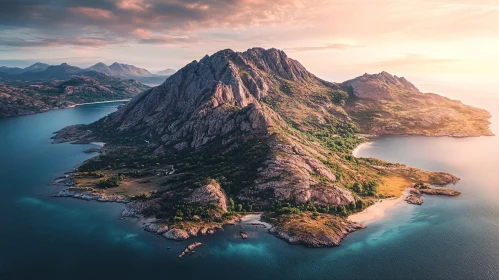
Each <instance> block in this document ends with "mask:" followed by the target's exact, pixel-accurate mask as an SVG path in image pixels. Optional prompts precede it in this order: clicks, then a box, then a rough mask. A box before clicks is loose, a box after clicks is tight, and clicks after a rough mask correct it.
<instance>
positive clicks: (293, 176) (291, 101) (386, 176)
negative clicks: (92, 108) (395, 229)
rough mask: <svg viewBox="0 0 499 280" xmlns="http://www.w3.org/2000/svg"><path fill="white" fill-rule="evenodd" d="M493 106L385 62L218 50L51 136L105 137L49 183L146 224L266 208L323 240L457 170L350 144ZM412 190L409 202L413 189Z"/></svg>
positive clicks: (175, 234) (305, 235)
mask: <svg viewBox="0 0 499 280" xmlns="http://www.w3.org/2000/svg"><path fill="white" fill-rule="evenodd" d="M490 117H491V116H490V114H489V113H488V112H487V111H485V110H482V109H478V108H474V107H471V106H468V105H465V104H463V103H461V102H460V101H456V100H451V99H448V98H445V97H442V96H439V95H436V94H431V93H422V92H420V91H419V90H418V89H417V88H416V87H415V86H414V85H413V84H411V83H410V82H409V81H407V80H406V79H404V78H399V77H397V76H393V75H391V74H389V73H386V72H382V73H380V74H375V75H369V74H365V75H363V76H361V77H358V78H355V79H353V80H349V81H346V82H343V83H332V82H328V81H325V80H323V79H320V78H318V77H317V76H315V75H313V74H312V73H310V72H309V71H307V70H306V69H305V68H304V67H303V66H302V65H301V64H300V63H299V62H298V61H296V60H293V59H291V58H289V57H288V56H287V55H286V54H285V53H284V52H283V51H280V50H277V49H262V48H253V49H249V50H247V51H245V52H235V51H232V50H222V51H219V52H217V53H215V54H213V55H211V56H208V55H207V56H205V57H204V58H202V59H201V60H199V61H193V62H191V63H189V64H188V65H186V66H185V67H184V68H182V69H180V70H178V71H177V72H176V73H175V74H173V75H172V76H171V77H169V78H168V79H167V80H166V81H165V82H164V83H163V84H161V85H159V86H157V87H154V88H151V89H148V90H147V91H145V92H144V93H142V94H140V95H138V96H136V97H134V98H133V99H132V100H131V101H130V102H128V103H127V104H126V105H125V106H123V107H121V108H120V109H119V110H118V111H116V112H114V113H112V114H110V115H108V116H106V117H104V118H102V119H100V120H98V121H96V122H94V123H92V124H89V125H74V126H70V127H67V128H64V129H62V130H61V131H58V132H57V133H56V134H55V135H54V143H62V142H71V143H75V144H77V143H90V142H105V143H106V144H105V146H104V147H103V148H102V150H101V151H100V152H101V153H100V154H99V155H98V156H96V157H94V158H92V159H90V160H88V161H86V162H84V163H83V164H81V165H80V166H79V167H78V168H77V169H76V170H75V172H74V173H72V174H71V176H70V178H71V180H72V183H71V186H70V187H68V188H67V189H66V190H64V191H62V192H61V193H59V194H57V196H65V197H76V198H81V199H91V200H99V201H113V202H123V203H126V208H125V210H124V211H123V213H122V215H123V216H124V217H125V216H132V217H139V218H142V219H144V220H146V221H147V222H146V224H145V230H147V231H150V232H154V233H156V234H160V235H163V236H164V237H165V238H168V239H174V240H185V239H188V238H190V237H192V236H196V235H203V234H210V233H213V232H215V231H216V230H217V229H220V228H221V227H222V226H224V225H225V224H233V223H234V222H235V221H237V220H238V219H239V218H240V217H241V216H243V215H245V214H247V213H254V212H258V213H262V220H263V221H264V222H266V223H269V224H270V225H272V227H271V229H270V230H269V232H270V233H272V234H274V235H275V236H277V237H279V238H282V239H284V240H286V241H288V242H289V243H292V244H301V245H305V246H309V247H332V246H337V245H339V244H340V242H341V240H342V239H343V238H344V237H345V236H346V235H347V234H348V233H350V232H352V231H355V230H358V229H361V228H363V227H364V226H363V225H362V224H360V223H357V222H353V221H350V220H349V219H348V216H349V215H351V214H353V213H357V212H360V211H362V210H363V209H366V208H367V207H369V206H371V205H373V204H374V203H375V201H377V200H379V199H383V198H390V197H398V196H401V195H402V192H403V191H404V190H405V189H407V188H409V187H411V188H413V193H412V195H413V196H414V197H415V198H418V199H419V198H421V196H422V195H423V194H425V195H426V194H440V195H442V194H443V195H457V194H458V193H457V192H455V191H452V190H450V189H444V188H442V187H443V186H446V185H450V184H454V183H456V182H457V181H458V180H459V178H457V177H455V176H453V175H451V174H448V173H443V172H432V171H424V170H420V169H417V168H412V167H408V166H405V165H403V164H398V163H389V162H386V161H382V160H379V159H374V158H359V157H355V156H354V155H353V150H354V149H355V148H356V147H357V146H358V145H360V144H361V143H364V142H366V141H368V139H370V138H372V137H377V136H380V135H425V136H453V137H466V136H485V135H492V132H491V131H490V129H489V124H490V122H489V118H490ZM411 201H414V202H418V201H417V200H416V199H411Z"/></svg>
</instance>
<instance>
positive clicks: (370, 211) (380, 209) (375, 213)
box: [348, 189, 409, 225]
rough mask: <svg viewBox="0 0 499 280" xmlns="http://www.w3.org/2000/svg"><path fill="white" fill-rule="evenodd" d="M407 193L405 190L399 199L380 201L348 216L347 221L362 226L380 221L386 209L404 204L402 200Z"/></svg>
mask: <svg viewBox="0 0 499 280" xmlns="http://www.w3.org/2000/svg"><path fill="white" fill-rule="evenodd" d="M408 193H409V189H407V190H405V191H404V194H403V195H402V196H401V197H396V198H386V199H380V200H379V201H378V202H376V203H375V204H374V205H371V206H369V207H367V208H366V209H365V210H364V211H362V212H359V213H356V214H353V215H350V216H349V217H348V219H349V220H350V221H352V222H357V223H360V224H363V225H367V224H369V223H372V222H374V221H377V220H380V219H382V218H383V217H384V216H385V214H386V211H387V210H388V209H390V208H393V207H394V206H396V205H398V204H399V203H405V202H404V198H405V197H406V196H407V195H408Z"/></svg>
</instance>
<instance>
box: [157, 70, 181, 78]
mask: <svg viewBox="0 0 499 280" xmlns="http://www.w3.org/2000/svg"><path fill="white" fill-rule="evenodd" d="M175 72H177V70H175V69H171V68H168V69H165V70H163V71H159V72H157V73H156V75H159V76H171V75H173V74H175Z"/></svg>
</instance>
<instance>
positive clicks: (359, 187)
mask: <svg viewBox="0 0 499 280" xmlns="http://www.w3.org/2000/svg"><path fill="white" fill-rule="evenodd" d="M352 189H353V191H354V192H356V193H362V185H361V184H359V182H355V183H354V184H353V187H352Z"/></svg>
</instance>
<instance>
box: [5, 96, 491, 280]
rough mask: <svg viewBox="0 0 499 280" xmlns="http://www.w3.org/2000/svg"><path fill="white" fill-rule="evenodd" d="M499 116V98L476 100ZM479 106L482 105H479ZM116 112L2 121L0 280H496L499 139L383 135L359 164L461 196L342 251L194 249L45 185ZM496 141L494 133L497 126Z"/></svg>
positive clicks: (428, 202) (358, 235)
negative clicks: (64, 138)
mask: <svg viewBox="0 0 499 280" xmlns="http://www.w3.org/2000/svg"><path fill="white" fill-rule="evenodd" d="M473 100H474V102H475V105H480V106H482V107H484V108H487V109H489V110H490V111H491V112H492V113H493V114H496V115H499V105H498V104H499V102H498V101H499V100H498V99H497V98H495V97H493V96H492V97H491V96H483V97H482V99H477V98H474V99H473ZM478 103H480V104H478ZM117 105H118V103H105V104H92V105H85V106H78V107H76V108H71V109H64V110H58V111H51V112H47V113H43V114H37V115H31V116H23V117H15V118H9V119H3V120H0V279H144V278H155V279H498V278H499V180H498V179H497V176H498V175H499V139H498V137H480V138H465V139H453V138H446V137H444V138H426V137H385V138H381V139H379V140H376V141H374V142H373V143H370V144H368V145H365V146H363V147H362V149H361V150H360V152H359V155H360V156H364V157H377V158H382V159H385V160H390V161H394V162H401V163H406V164H409V165H412V166H415V167H419V168H425V169H428V170H434V171H446V172H450V173H453V174H455V175H457V176H459V177H460V178H462V180H461V181H460V182H459V183H458V184H457V185H455V186H454V188H455V189H457V190H459V191H460V192H462V195H461V196H460V197H457V198H448V197H428V196H425V197H424V204H423V206H415V205H408V204H405V203H401V204H399V205H398V206H396V207H394V208H392V209H390V210H389V211H388V212H387V214H386V216H385V217H384V218H383V219H382V220H378V221H375V222H372V223H370V224H368V227H367V228H366V229H364V230H360V231H357V232H355V233H353V234H351V235H349V236H348V237H347V238H346V239H345V240H344V241H343V243H342V244H341V246H339V247H336V248H323V249H308V248H304V247H301V246H291V245H288V244H287V243H285V242H284V241H281V240H279V239H277V238H276V237H274V236H272V235H270V234H268V233H267V232H266V230H265V229H259V228H255V227H254V226H250V225H244V226H242V227H243V228H244V230H245V231H246V232H248V234H249V239H247V240H242V239H241V238H240V237H239V235H238V232H239V231H240V230H241V229H240V226H229V227H226V228H225V230H224V231H219V232H217V233H216V234H214V235H212V236H207V237H201V238H197V239H193V240H189V243H190V242H191V241H194V240H195V241H198V240H200V241H201V242H203V244H204V245H203V246H201V247H199V248H197V249H196V253H195V254H194V255H192V256H188V257H185V258H184V259H178V258H177V255H178V254H179V252H180V251H181V250H182V249H183V248H184V247H185V246H186V245H187V244H188V242H173V241H168V240H165V239H163V238H162V237H156V236H154V235H152V234H149V233H146V232H144V231H143V230H142V229H141V228H140V227H139V226H138V225H137V222H136V221H135V220H133V219H127V220H119V217H120V212H121V210H122V205H120V204H113V203H99V202H87V201H81V200H77V199H72V198H54V197H52V194H54V193H56V192H57V191H58V190H60V189H61V187H54V186H50V185H49V183H50V182H51V181H52V180H53V179H54V178H56V177H59V176H61V175H63V174H64V172H67V171H69V170H71V169H72V168H73V167H74V166H76V165H77V164H79V163H81V162H82V161H84V160H85V159H88V158H89V157H92V156H93V155H88V154H84V153H83V151H84V150H86V149H88V148H90V147H93V146H92V145H71V144H59V145H53V144H51V140H50V137H51V135H52V133H53V132H55V131H57V130H59V129H61V128H63V127H65V126H67V125H71V124H78V123H90V122H93V121H95V120H97V119H99V118H101V117H103V116H105V115H107V114H109V113H111V112H113V111H115V110H116V107H117ZM494 132H496V133H497V132H499V129H497V125H496V124H494Z"/></svg>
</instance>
